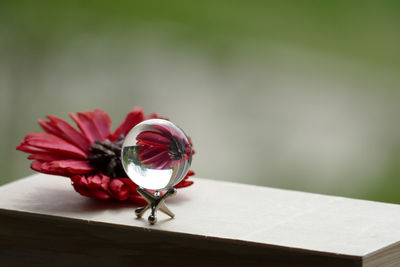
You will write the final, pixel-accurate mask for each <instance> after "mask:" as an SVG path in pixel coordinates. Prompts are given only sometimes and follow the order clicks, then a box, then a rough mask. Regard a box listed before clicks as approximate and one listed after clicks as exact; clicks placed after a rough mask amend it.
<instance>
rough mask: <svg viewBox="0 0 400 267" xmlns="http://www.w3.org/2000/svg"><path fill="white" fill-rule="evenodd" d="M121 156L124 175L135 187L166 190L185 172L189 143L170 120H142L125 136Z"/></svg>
mask: <svg viewBox="0 0 400 267" xmlns="http://www.w3.org/2000/svg"><path fill="white" fill-rule="evenodd" d="M121 159H122V165H123V167H124V170H125V172H126V174H127V175H128V177H129V178H130V179H132V181H133V182H134V183H136V184H137V185H138V186H140V187H142V188H144V189H149V190H156V191H160V190H166V189H169V188H171V187H173V186H175V185H176V184H178V183H179V182H180V181H181V180H182V179H183V178H184V177H185V175H186V174H187V172H188V171H189V168H190V164H191V161H192V147H191V142H190V140H189V138H188V137H187V136H186V134H185V133H184V132H183V131H182V130H181V129H180V128H179V127H178V126H176V125H175V124H173V123H172V122H169V121H167V120H162V119H150V120H145V121H143V122H141V123H139V124H137V125H136V126H135V127H133V128H132V129H131V130H130V131H129V133H128V134H127V135H126V138H125V141H124V143H123V145H122V151H121Z"/></svg>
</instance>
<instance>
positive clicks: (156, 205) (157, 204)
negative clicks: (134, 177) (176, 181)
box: [135, 187, 177, 224]
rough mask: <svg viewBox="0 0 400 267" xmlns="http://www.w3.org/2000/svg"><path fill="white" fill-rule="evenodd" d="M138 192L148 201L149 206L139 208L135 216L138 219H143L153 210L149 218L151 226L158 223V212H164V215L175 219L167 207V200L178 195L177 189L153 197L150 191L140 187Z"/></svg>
mask: <svg viewBox="0 0 400 267" xmlns="http://www.w3.org/2000/svg"><path fill="white" fill-rule="evenodd" d="M137 192H138V193H139V194H140V195H141V196H142V197H143V198H144V199H145V200H146V202H147V205H146V206H145V207H141V208H137V209H136V210H135V214H136V216H137V217H138V218H141V217H142V216H143V214H144V213H145V212H146V211H147V210H148V209H150V208H151V214H150V216H149V218H148V221H149V223H150V224H155V223H156V222H157V210H160V211H162V212H163V213H165V214H167V215H168V216H170V217H171V218H174V217H175V214H174V213H173V212H172V211H170V210H169V209H168V208H167V206H166V205H165V203H164V202H165V200H166V199H167V198H168V197H171V196H174V195H175V194H176V192H177V191H176V189H175V188H170V189H169V190H168V191H167V192H166V193H165V194H164V195H162V196H159V195H153V194H152V193H150V192H149V191H147V190H145V189H143V188H140V187H138V188H137Z"/></svg>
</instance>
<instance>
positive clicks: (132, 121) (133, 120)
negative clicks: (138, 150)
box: [110, 107, 144, 141]
mask: <svg viewBox="0 0 400 267" xmlns="http://www.w3.org/2000/svg"><path fill="white" fill-rule="evenodd" d="M142 121H144V113H143V109H142V108H141V107H136V108H134V109H133V110H132V111H131V112H129V113H128V114H127V115H126V118H125V120H124V121H123V122H122V123H121V124H120V126H118V128H117V129H116V130H115V132H114V133H113V134H112V136H111V137H110V140H111V141H115V140H117V139H118V138H119V137H120V136H121V135H123V136H126V134H127V133H128V132H129V131H130V130H131V129H132V128H133V127H135V125H136V124H138V123H140V122H142Z"/></svg>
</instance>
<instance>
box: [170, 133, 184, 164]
mask: <svg viewBox="0 0 400 267" xmlns="http://www.w3.org/2000/svg"><path fill="white" fill-rule="evenodd" d="M170 139H171V141H172V142H171V143H170V144H169V150H168V155H169V156H170V157H171V159H173V160H181V159H182V158H183V157H184V155H185V151H184V148H185V143H184V142H183V141H181V140H178V139H177V138H170Z"/></svg>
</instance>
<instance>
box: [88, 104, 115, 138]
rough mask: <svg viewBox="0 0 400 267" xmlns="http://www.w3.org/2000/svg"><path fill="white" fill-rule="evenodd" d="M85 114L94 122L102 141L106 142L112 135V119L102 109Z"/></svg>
mask: <svg viewBox="0 0 400 267" xmlns="http://www.w3.org/2000/svg"><path fill="white" fill-rule="evenodd" d="M85 114H86V115H87V116H88V117H89V118H90V119H91V120H92V121H93V123H94V125H95V126H96V129H97V131H98V132H99V134H100V137H101V139H100V140H101V141H104V140H106V139H107V138H108V137H109V135H110V126H111V119H110V117H109V116H108V114H107V113H105V112H104V111H102V110H100V109H96V110H94V111H92V112H85Z"/></svg>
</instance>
